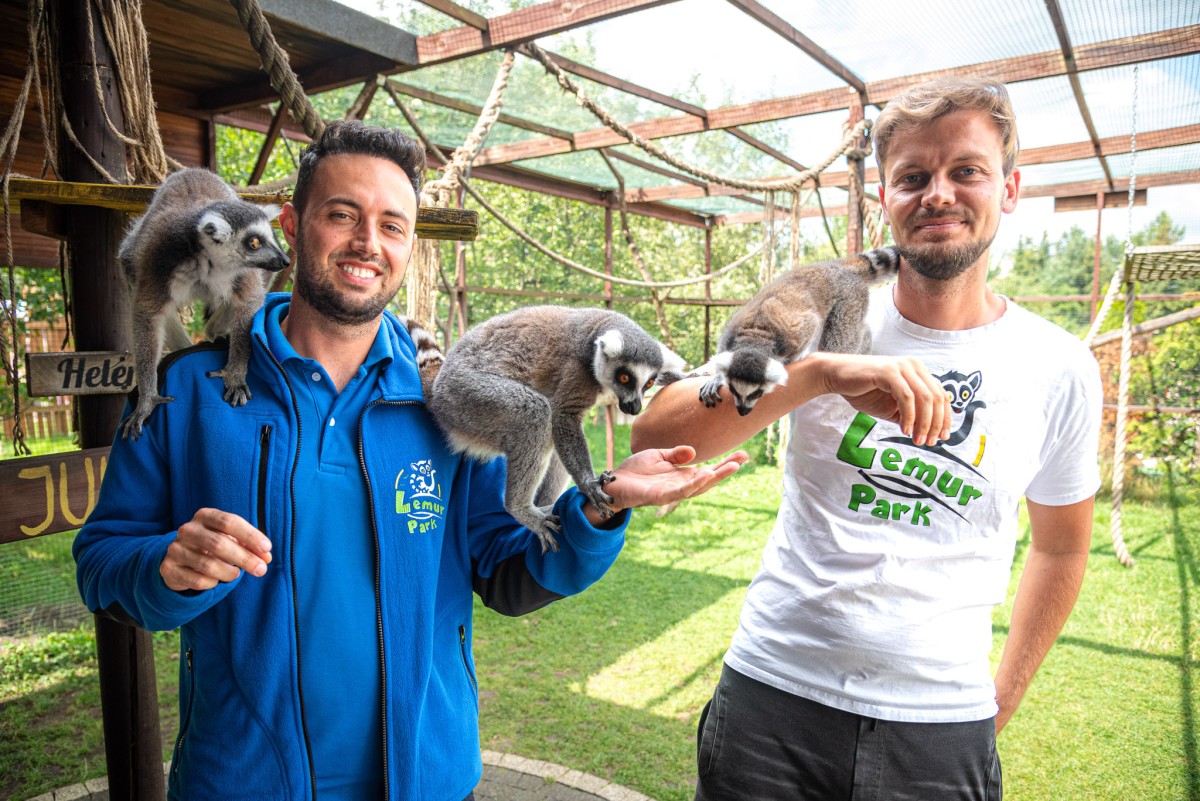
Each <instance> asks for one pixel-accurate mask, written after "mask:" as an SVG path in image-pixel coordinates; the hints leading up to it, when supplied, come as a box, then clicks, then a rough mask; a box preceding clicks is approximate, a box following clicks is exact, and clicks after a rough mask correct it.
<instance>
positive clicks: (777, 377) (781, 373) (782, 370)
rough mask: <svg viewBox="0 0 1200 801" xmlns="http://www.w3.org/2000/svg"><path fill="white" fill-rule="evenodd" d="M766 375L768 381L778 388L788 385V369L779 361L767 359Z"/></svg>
mask: <svg viewBox="0 0 1200 801" xmlns="http://www.w3.org/2000/svg"><path fill="white" fill-rule="evenodd" d="M766 374H767V380H768V381H770V382H771V383H772V384H774V385H775V386H777V387H782V386H783V385H784V384H786V383H787V379H788V374H787V368H786V367H784V366H783V362H781V361H779V360H778V359H767V369H766Z"/></svg>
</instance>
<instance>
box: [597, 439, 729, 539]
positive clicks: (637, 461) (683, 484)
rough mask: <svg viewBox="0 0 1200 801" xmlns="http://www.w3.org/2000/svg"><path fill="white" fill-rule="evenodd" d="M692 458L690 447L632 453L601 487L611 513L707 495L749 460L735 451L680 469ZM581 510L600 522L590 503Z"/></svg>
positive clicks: (654, 449) (693, 450) (692, 453)
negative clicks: (714, 460)
mask: <svg viewBox="0 0 1200 801" xmlns="http://www.w3.org/2000/svg"><path fill="white" fill-rule="evenodd" d="M695 458H696V451H695V449H694V448H692V447H691V446H689V445H678V446H676V447H674V448H665V449H658V448H650V449H647V450H644V451H638V452H637V453H635V454H633V455H632V456H630V457H629V458H628V459H626V460H625V461H623V462H621V464H619V465H617V468H616V470H614V471H613V476H614V480H613V481H611V482H609V483H607V484H605V485H604V491H605V492H607V493H608V494H609V495H610V496H612V499H613V502H612V504H610V506H611V507H612V510H613V512H619V511H621V510H622V509H628V508H631V507H635V506H663V505H665V504H668V503H674V502H676V501H681V500H684V499H685V498H692V497H694V496H696V495H699V494H701V493H703V492H707V491H708V490H709V489H711V488H712V487H714V486H716V485H717V484H719V483H720V482H722V481H724V480H725V479H726V478H729V477H730V476H731V475H733V474H734V473H736V472H737V471H738V469H739V468H740V467H741V466H742V465H743V464H745V462H746V461H747V460H748V459H749V458H750V457H749V455H748V454H747V453H746V452H745V451H735V452H734V453H731V454H729V455H728V456H726V457H725V458H723V459H721V461H719V462H717V463H716V464H711V465H701V466H699V467H696V466H693V467H681V466H680V465H686V464H687V463H688V462H690V461H692V460H693V459H695ZM584 510H585V512H586V513H587V515H588V518H589V519H591V520H592V522H593V523H598V522H600V515H599V512H598V511H597V510H596V509H595V507H593V506H591V505H590V504H589V505H587V506H585V507H584ZM593 515H594V517H593Z"/></svg>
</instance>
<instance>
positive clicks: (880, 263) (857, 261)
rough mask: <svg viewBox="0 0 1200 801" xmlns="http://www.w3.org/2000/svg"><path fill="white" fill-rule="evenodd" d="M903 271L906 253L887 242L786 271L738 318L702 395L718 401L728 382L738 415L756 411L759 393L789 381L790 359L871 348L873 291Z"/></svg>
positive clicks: (710, 365) (727, 333)
mask: <svg viewBox="0 0 1200 801" xmlns="http://www.w3.org/2000/svg"><path fill="white" fill-rule="evenodd" d="M899 270H900V254H899V253H897V252H896V249H895V248H892V247H886V248H880V249H878V250H870V251H867V252H866V253H859V254H857V255H854V256H847V257H846V258H843V259H834V260H831V261H823V262H816V263H814V264H807V265H802V266H800V267H797V268H796V269H794V270H789V271H788V272H786V273H784V274H783V275H781V276H779V277H778V278H776V279H775V280H774V281H772V282H771V283H769V284H767V285H766V286H765V287H763V288H762V289H761V290H759V292H758V294H757V295H755V296H754V297H753V298H751V299H750V302H749V303H747V304H746V305H745V306H743V307H742V309H741V310H740V311H738V313H737V314H735V315H734V316H733V317H732V318H730V320H729V323H728V324H727V325H726V326H725V330H724V332H723V333H722V334H721V338H720V340H719V341H718V343H717V355H716V356H714V357H713V358H712V359H711V360H710V361H709V363H708V365H706V366H705V368H701V371H704V370H705V369H710V370H711V371H712V373H713V376H712V378H710V379H709V380H708V381H707V382H706V383H705V384H704V386H702V387H701V388H700V400H702V401H704V404H705V405H706V406H710V407H711V406H715V405H716V404H717V403H718V402H719V401H720V400H721V396H720V389H721V387H722V386H725V387H728V388H729V394H730V395H732V396H733V402H734V404H735V405H736V406H737V410H738V413H739V414H743V415H745V414H749V412H750V410H751V409H753V408H754V405H755V404H756V403H757V402H758V399H759V398H761V397H762V396H763V395H765V394H766V393H768V392H770V391H771V390H773V389H775V388H776V387H778V386H781V385H783V384H784V383H786V382H787V371H786V370H785V369H784V365H785V364H788V363H789V362H794V361H797V360H798V359H801V358H803V357H804V356H806V355H807V354H808V353H810V352H812V351H813V350H817V349H819V350H824V351H833V352H838V353H866V352H867V351H869V350H870V348H871V334H870V331H868V330H867V328H866V325H865V324H864V320H865V318H866V314H867V297H868V292H869V289H870V287H871V285H872V284H876V283H880V282H882V281H884V280H886V279H888V278H891V277H893V276H895V275H896V274H897V273H898V272H899Z"/></svg>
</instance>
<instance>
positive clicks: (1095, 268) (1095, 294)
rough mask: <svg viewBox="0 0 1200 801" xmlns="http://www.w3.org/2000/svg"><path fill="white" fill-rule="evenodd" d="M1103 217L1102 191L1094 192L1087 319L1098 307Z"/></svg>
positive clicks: (1094, 313) (1093, 314)
mask: <svg viewBox="0 0 1200 801" xmlns="http://www.w3.org/2000/svg"><path fill="white" fill-rule="evenodd" d="M1103 217H1104V191H1103V190H1101V191H1099V192H1097V193H1096V258H1095V259H1094V260H1093V262H1092V314H1091V316H1090V317H1089V318H1088V319H1089V320H1095V319H1096V310H1097V309H1098V308H1099V307H1100V251H1101V250H1102V247H1101V244H1100V222H1101V220H1102V219H1103Z"/></svg>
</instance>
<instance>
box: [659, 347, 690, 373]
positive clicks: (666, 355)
mask: <svg viewBox="0 0 1200 801" xmlns="http://www.w3.org/2000/svg"><path fill="white" fill-rule="evenodd" d="M658 347H659V348H660V349H661V350H662V362H663V363H662V372H671V373H682V372H683V371H684V368H686V367H687V362H685V361H684V360H683V357H682V356H680V355H679V354H678V353H676V352H675V351H673V350H671V349H670V348H668V347H667V346H666V345H664V344H662V343H661V342H660V343H659V345H658Z"/></svg>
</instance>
